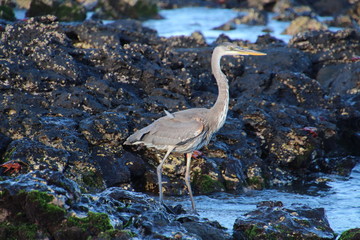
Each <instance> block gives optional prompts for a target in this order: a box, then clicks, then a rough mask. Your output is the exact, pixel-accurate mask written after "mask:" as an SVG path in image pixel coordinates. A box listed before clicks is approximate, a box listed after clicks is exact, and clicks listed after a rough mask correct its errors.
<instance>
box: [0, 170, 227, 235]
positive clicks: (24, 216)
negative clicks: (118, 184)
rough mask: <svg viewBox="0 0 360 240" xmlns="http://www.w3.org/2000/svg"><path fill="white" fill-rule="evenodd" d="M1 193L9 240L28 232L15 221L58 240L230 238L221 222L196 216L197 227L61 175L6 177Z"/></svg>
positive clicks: (139, 200) (134, 196) (144, 201)
mask: <svg viewBox="0 0 360 240" xmlns="http://www.w3.org/2000/svg"><path fill="white" fill-rule="evenodd" d="M0 190H1V192H2V194H1V201H0V211H1V212H2V213H3V214H2V222H3V223H6V225H5V226H6V228H2V231H0V234H1V235H0V236H2V237H3V238H4V239H6V238H7V237H10V236H12V237H14V236H15V237H16V236H20V235H21V234H23V233H22V232H18V231H17V230H16V228H13V227H12V226H13V225H14V224H15V223H16V224H18V225H17V226H19V225H21V226H24V228H23V230H24V231H25V230H26V231H27V228H29V231H30V230H32V231H31V234H35V233H36V232H37V234H40V235H43V236H47V237H51V238H54V239H62V237H64V236H67V237H68V236H72V237H73V236H77V237H79V238H80V239H83V238H88V237H97V238H101V237H104V238H108V239H119V238H117V237H120V236H122V237H123V238H121V239H130V236H135V235H137V236H138V237H141V238H149V239H155V238H162V239H170V238H174V237H176V236H182V237H184V238H187V239H204V238H206V236H207V235H206V232H207V231H208V232H209V233H210V234H209V237H213V238H211V239H227V238H228V234H227V233H225V231H224V230H223V229H222V228H221V227H220V226H219V225H218V224H215V223H212V222H208V221H206V220H201V219H198V218H197V217H195V218H191V219H192V220H191V221H192V223H193V224H194V225H196V227H192V226H191V225H190V224H188V223H187V222H188V221H183V220H182V219H184V218H181V217H179V216H177V215H172V214H168V213H167V211H166V210H165V209H164V208H163V207H161V206H159V205H158V204H157V203H155V201H154V200H153V199H151V198H149V197H148V196H146V195H144V194H141V193H135V192H130V191H126V190H123V189H120V188H109V189H107V190H105V191H103V192H100V193H97V194H81V193H80V189H79V187H78V185H77V184H76V183H75V182H73V181H71V180H68V179H67V178H66V177H65V176H64V175H63V174H62V173H60V172H53V171H50V170H44V171H34V172H33V173H31V174H24V175H21V176H19V177H17V178H16V181H13V179H7V180H5V181H2V182H0ZM19 213H21V214H19ZM49 219H50V220H51V221H49ZM187 219H190V218H187ZM25 226H27V227H26V228H25ZM30 226H31V227H30ZM125 233H126V234H125ZM11 234H12V235H11ZM19 234H20V235H19ZM31 236H33V235H31ZM35 236H37V235H36V234H35V235H34V238H39V237H35Z"/></svg>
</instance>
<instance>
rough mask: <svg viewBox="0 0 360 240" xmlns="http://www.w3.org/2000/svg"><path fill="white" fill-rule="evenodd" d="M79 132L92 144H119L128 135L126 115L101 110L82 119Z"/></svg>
mask: <svg viewBox="0 0 360 240" xmlns="http://www.w3.org/2000/svg"><path fill="white" fill-rule="evenodd" d="M79 127H80V131H81V133H82V134H83V135H84V136H85V138H86V140H87V141H88V142H89V143H91V144H92V145H103V144H109V145H113V146H115V145H119V143H120V142H123V141H125V139H126V137H127V135H128V126H127V121H126V117H125V116H124V115H123V114H119V113H115V112H103V113H102V114H99V115H95V116H92V117H90V118H86V119H84V120H82V121H81V122H80V124H79Z"/></svg>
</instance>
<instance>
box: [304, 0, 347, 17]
mask: <svg viewBox="0 0 360 240" xmlns="http://www.w3.org/2000/svg"><path fill="white" fill-rule="evenodd" d="M300 2H303V3H305V4H306V5H309V6H311V8H313V9H314V10H315V11H316V12H317V13H318V14H319V15H320V16H335V15H337V14H339V13H342V12H343V11H344V10H346V9H347V8H349V7H350V2H349V1H346V0H334V1H331V2H328V1H326V0H320V1H316V2H313V1H308V0H305V1H300Z"/></svg>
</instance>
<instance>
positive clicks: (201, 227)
mask: <svg viewBox="0 0 360 240" xmlns="http://www.w3.org/2000/svg"><path fill="white" fill-rule="evenodd" d="M182 226H184V227H185V228H186V230H187V231H189V232H190V233H193V234H196V235H197V236H199V237H200V238H201V239H209V240H221V239H224V240H225V239H229V240H230V239H232V238H231V236H230V234H229V233H226V231H224V229H221V228H217V227H215V226H212V225H211V224H209V223H201V222H200V223H199V222H184V223H183V224H182Z"/></svg>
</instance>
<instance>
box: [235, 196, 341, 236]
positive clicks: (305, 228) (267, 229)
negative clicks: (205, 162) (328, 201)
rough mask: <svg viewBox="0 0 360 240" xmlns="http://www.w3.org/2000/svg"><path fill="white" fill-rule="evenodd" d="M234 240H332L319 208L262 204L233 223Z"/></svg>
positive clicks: (323, 215)
mask: <svg viewBox="0 0 360 240" xmlns="http://www.w3.org/2000/svg"><path fill="white" fill-rule="evenodd" d="M233 229H234V234H233V236H234V239H269V238H274V239H287V238H292V239H334V238H335V233H334V232H333V230H332V229H331V228H330V226H329V223H328V220H327V219H326V216H325V212H324V209H323V208H315V209H312V208H310V207H308V206H302V205H298V206H297V205H294V206H291V208H285V207H283V204H282V203H281V202H262V203H260V204H258V205H257V209H256V210H254V211H252V212H249V213H247V214H245V215H244V216H242V217H239V218H238V219H236V221H235V224H234V228H233Z"/></svg>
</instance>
